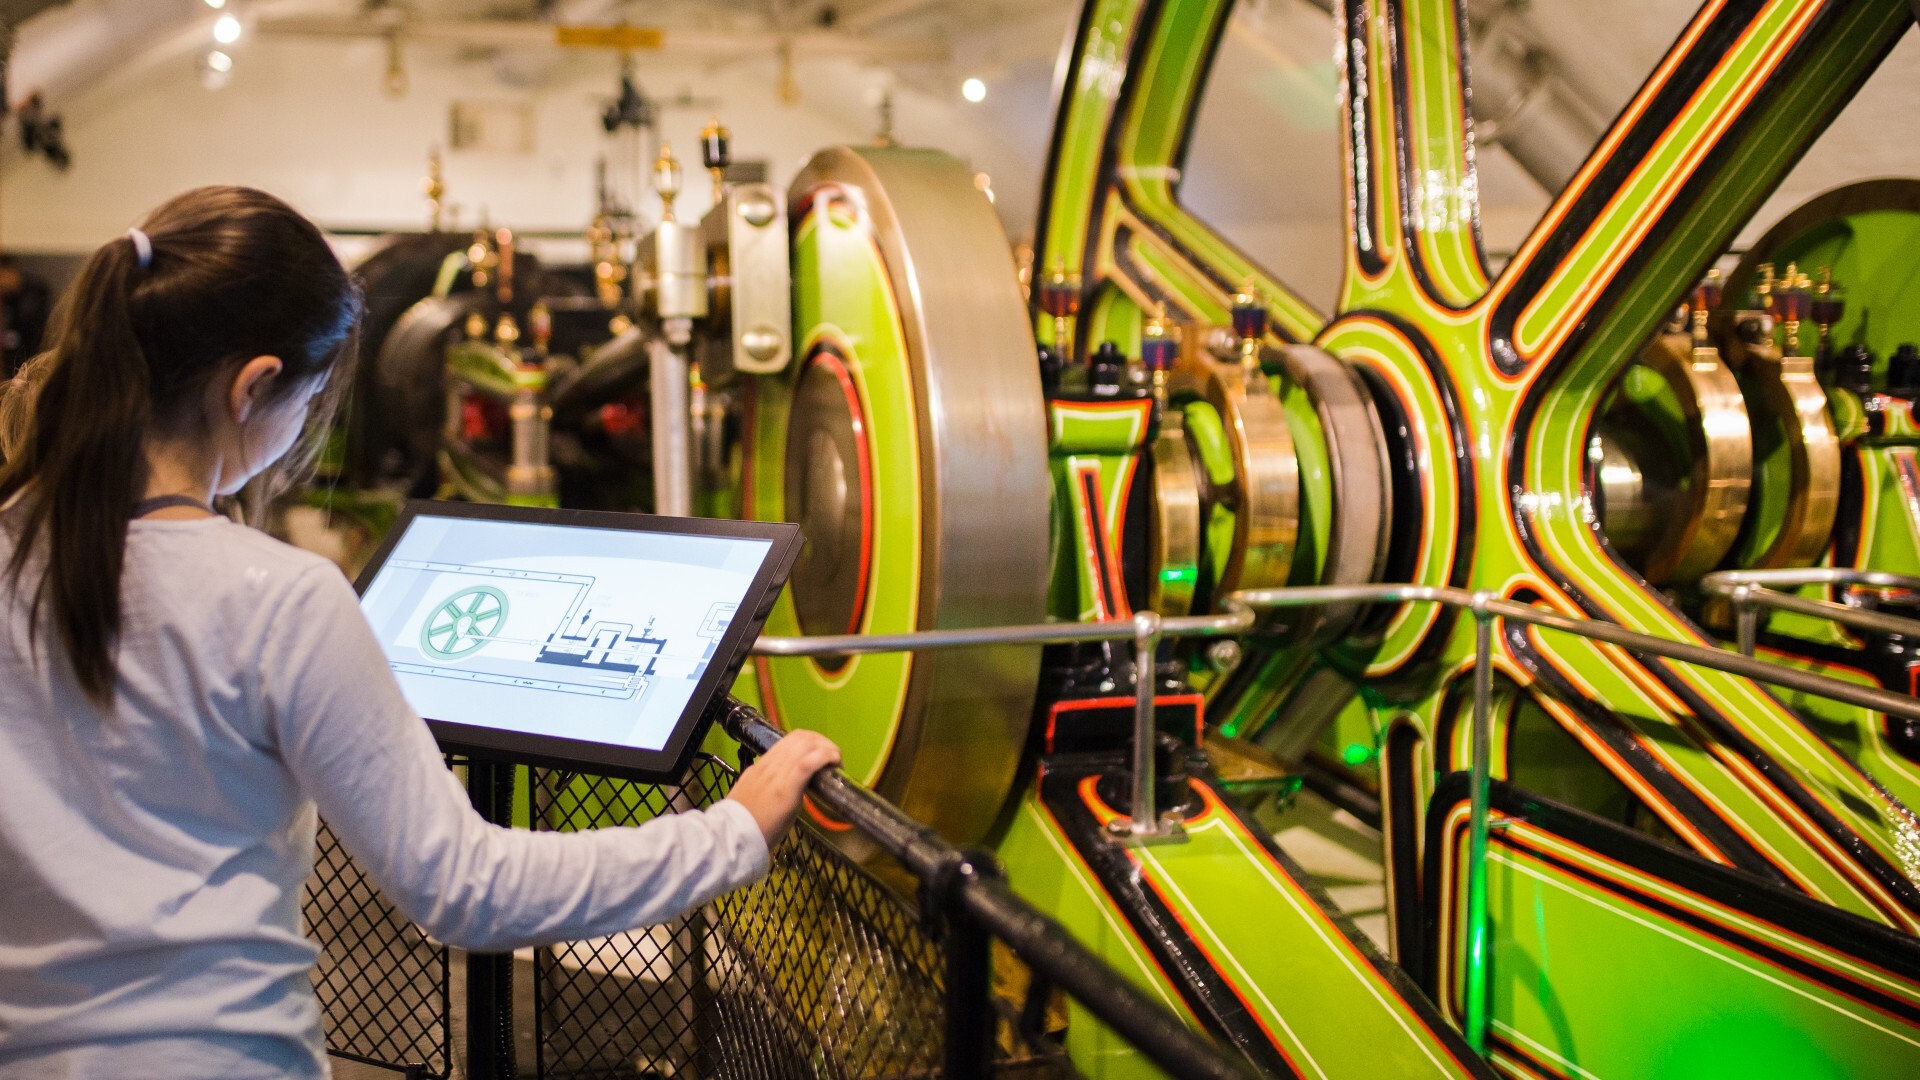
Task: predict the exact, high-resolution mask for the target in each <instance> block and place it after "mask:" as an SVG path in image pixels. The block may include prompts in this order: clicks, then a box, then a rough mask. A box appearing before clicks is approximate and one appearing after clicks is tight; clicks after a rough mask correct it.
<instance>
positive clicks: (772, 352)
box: [740, 326, 780, 360]
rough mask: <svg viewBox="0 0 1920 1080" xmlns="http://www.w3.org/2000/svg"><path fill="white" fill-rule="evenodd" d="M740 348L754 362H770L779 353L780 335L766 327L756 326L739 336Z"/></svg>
mask: <svg viewBox="0 0 1920 1080" xmlns="http://www.w3.org/2000/svg"><path fill="white" fill-rule="evenodd" d="M740 347H741V348H743V349H745V350H747V355H748V356H751V357H753V358H754V359H755V360H771V359H773V358H774V356H776V355H778V354H779V352H780V335H779V333H777V332H776V331H774V330H772V329H770V328H768V327H765V326H756V327H753V328H752V329H750V330H748V331H747V332H746V333H744V334H741V335H740Z"/></svg>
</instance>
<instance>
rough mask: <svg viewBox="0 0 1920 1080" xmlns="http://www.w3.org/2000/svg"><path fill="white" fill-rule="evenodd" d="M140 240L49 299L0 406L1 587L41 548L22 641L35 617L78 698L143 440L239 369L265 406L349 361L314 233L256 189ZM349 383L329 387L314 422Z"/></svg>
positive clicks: (97, 676) (172, 423)
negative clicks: (262, 373) (4, 535)
mask: <svg viewBox="0 0 1920 1080" xmlns="http://www.w3.org/2000/svg"><path fill="white" fill-rule="evenodd" d="M141 230H142V231H143V232H144V233H145V234H146V235H147V237H148V238H149V240H150V243H151V245H152V253H151V257H150V258H149V260H148V262H147V265H145V266H142V265H140V253H139V249H138V248H137V247H136V246H135V243H134V240H133V238H132V237H131V236H130V235H129V236H123V237H120V238H119V239H116V240H113V241H111V242H109V243H107V244H106V245H105V246H103V247H101V248H100V250H98V251H96V252H94V253H93V256H92V257H91V258H89V259H88V260H87V263H86V265H85V267H83V268H82V269H81V271H80V274H79V276H78V277H76V278H75V279H74V281H73V284H72V285H70V286H69V287H68V289H67V292H66V295H65V296H64V297H62V299H61V301H60V304H59V306H58V307H57V308H56V309H55V311H54V313H53V318H52V320H51V322H50V324H49V326H48V336H47V341H48V351H47V353H46V354H44V356H43V357H42V358H41V360H40V361H38V362H36V364H35V365H34V368H35V370H34V371H33V372H32V376H31V379H30V381H29V384H28V385H27V386H26V387H24V388H23V394H22V395H21V396H23V397H24V398H25V400H24V401H13V402H10V403H9V404H10V405H11V406H12V409H13V410H16V411H15V416H14V420H15V421H16V423H17V427H16V428H15V430H14V433H13V435H14V437H13V438H11V439H9V440H8V441H9V442H11V443H12V444H13V445H11V446H9V447H7V461H6V463H5V465H4V466H3V467H0V503H4V502H5V501H6V500H8V499H11V498H13V497H14V496H15V495H18V496H19V497H20V506H19V507H18V508H17V511H18V513H17V532H16V533H15V543H16V546H15V548H14V552H13V557H12V559H11V560H10V562H9V564H8V567H7V571H8V575H7V576H8V579H9V581H10V583H11V585H12V587H14V588H16V589H18V588H20V587H21V578H22V574H23V573H24V572H25V570H26V568H27V566H28V564H29V561H30V556H31V555H32V553H33V552H34V551H35V550H36V549H42V548H43V549H44V551H45V553H46V566H45V575H44V577H42V578H41V579H40V581H39V583H38V584H37V585H36V586H34V594H33V603H32V607H31V611H32V617H33V625H34V632H35V635H36V637H37V633H38V627H39V623H40V619H41V617H42V613H43V611H49V610H50V612H51V616H52V622H53V625H54V628H55V629H56V631H57V632H58V635H59V638H60V643H61V645H62V646H63V647H64V651H65V653H66V655H67V658H68V659H69V660H70V661H71V663H72V664H73V671H74V674H75V675H76V676H77V677H78V679H79V682H80V686H81V688H82V689H83V690H85V691H86V693H87V695H88V696H89V697H91V698H92V699H94V700H95V701H96V702H98V703H100V704H102V705H103V706H104V705H107V704H110V703H111V701H112V699H113V684H114V676H115V665H114V658H113V650H114V644H115V640H116V638H117V637H118V635H119V630H120V573H121V568H122V564H123V562H124V558H125V553H126V540H127V521H128V518H129V517H130V516H131V515H132V513H133V506H134V503H135V502H136V501H137V500H138V499H139V497H140V495H141V493H142V492H143V491H144V490H145V487H146V471H147V470H146V455H145V445H146V442H147V439H148V438H149V437H150V436H166V437H191V436H193V435H195V434H196V433H197V432H198V431H199V430H200V429H202V428H203V427H204V426H205V424H206V420H207V418H206V416H205V413H204V408H203V406H204V403H205V402H206V400H207V393H208V387H209V385H210V384H211V383H213V382H214V380H216V379H219V378H221V377H222V376H230V375H232V374H233V373H234V372H235V371H237V370H238V369H239V367H240V365H242V364H244V363H245V362H246V361H247V360H249V359H252V358H253V357H256V356H275V357H279V359H280V362H281V364H282V369H281V376H280V377H279V378H277V379H275V380H274V382H273V384H272V386H271V391H272V393H273V395H274V397H275V398H276V399H277V398H280V397H282V396H284V395H286V394H290V393H293V392H294V391H296V390H299V389H305V388H308V387H310V386H311V384H312V380H314V379H318V378H320V377H322V376H326V375H332V374H333V373H334V369H335V368H336V367H339V366H341V365H343V364H344V363H346V362H347V359H348V357H350V356H351V355H352V348H351V346H352V339H353V336H354V332H355V329H356V327H357V326H358V323H359V318H360V296H359V292H358V290H357V289H356V287H355V286H354V284H353V282H352V279H350V278H349V277H348V276H347V273H346V271H345V270H343V269H342V268H341V266H340V261H339V260H338V259H337V258H335V257H334V254H333V252H332V250H331V249H330V248H328V246H327V242H326V239H325V238H324V237H323V236H321V234H320V230H319V229H317V228H315V227H314V225H313V223H312V222H310V221H308V220H307V219H306V218H304V217H301V216H300V214H299V213H298V212H297V211H295V210H294V209H293V208H292V207H290V206H288V205H287V204H286V203H284V202H281V201H280V200H279V199H276V198H274V197H273V196H271V195H268V194H266V193H264V192H260V191H254V190H252V189H249V188H238V187H204V188H197V189H195V190H193V191H189V192H187V193H186V194H184V195H180V196H177V197H175V198H174V199H172V200H171V201H169V202H167V203H166V204H165V205H163V206H161V207H160V208H159V209H157V210H155V211H154V212H153V213H152V214H150V215H148V217H147V220H146V221H145V222H144V223H142V226H141ZM348 381H349V380H348V379H347V378H345V377H336V378H330V379H329V380H328V391H327V396H328V399H329V400H327V401H324V402H323V403H322V405H321V407H320V408H319V409H317V410H316V417H318V418H322V419H323V418H324V417H325V415H326V414H327V413H328V412H329V411H330V408H331V405H332V400H333V399H335V398H337V394H338V392H339V391H340V389H341V388H343V387H344V386H345V385H346V383H347V382H348ZM33 383H37V384H38V385H37V386H35V385H32V384H33ZM265 404H271V401H269V402H266V403H265ZM9 517H16V515H13V514H10V515H9ZM42 541H44V543H42Z"/></svg>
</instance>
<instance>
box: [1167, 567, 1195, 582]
mask: <svg viewBox="0 0 1920 1080" xmlns="http://www.w3.org/2000/svg"><path fill="white" fill-rule="evenodd" d="M1199 578H1200V571H1199V569H1198V568H1197V567H1192V566H1169V567H1167V568H1166V569H1165V570H1162V571H1160V580H1161V581H1197V580H1199Z"/></svg>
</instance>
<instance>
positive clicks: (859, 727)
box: [748, 198, 922, 786]
mask: <svg viewBox="0 0 1920 1080" xmlns="http://www.w3.org/2000/svg"><path fill="white" fill-rule="evenodd" d="M793 277H794V291H793V297H794V326H795V328H796V331H797V332H796V334H795V340H796V342H798V343H799V344H798V347H797V348H796V349H795V350H794V352H795V365H794V366H795V372H794V375H795V376H797V374H798V372H799V370H800V368H801V365H802V364H804V363H805V362H806V357H807V356H808V354H809V352H810V351H811V350H812V348H813V347H814V345H815V344H816V343H817V342H821V341H828V340H830V341H834V342H836V343H837V344H838V345H839V347H840V349H841V350H842V351H843V352H844V353H845V356H846V364H847V370H848V373H849V374H850V375H851V377H852V379H853V382H854V384H855V386H856V388H857V390H858V393H859V400H860V405H861V408H862V410H863V411H864V414H865V416H866V417H867V424H866V432H867V437H868V438H869V439H870V440H871V446H872V459H871V460H872V462H873V492H872V498H873V508H872V509H873V523H874V524H873V529H874V534H873V542H872V564H871V566H870V568H869V571H868V578H867V606H866V610H865V613H864V614H863V616H862V618H861V622H860V626H859V629H860V630H861V631H862V632H865V633H896V632H901V631H907V630H917V629H919V628H920V627H919V622H918V620H919V599H920V588H919V580H920V569H921V566H920V553H921V527H922V523H921V509H920V484H921V476H920V461H919V453H920V449H919V430H920V425H919V423H918V420H917V413H916V409H917V405H916V403H915V401H914V389H913V383H912V379H911V375H910V371H911V369H910V367H909V364H908V361H907V345H906V338H905V333H904V330H903V328H902V327H901V325H900V322H899V310H898V307H897V305H896V304H895V302H894V298H893V291H892V288H893V287H892V283H891V280H890V278H889V276H888V273H887V268H886V266H885V264H884V263H883V261H882V259H881V256H880V253H879V250H878V248H877V247H876V246H875V245H874V240H873V237H872V234H871V232H870V231H869V227H868V225H867V223H866V222H865V221H863V220H861V219H860V218H859V217H857V216H854V214H853V213H852V212H850V211H848V210H847V209H846V204H844V203H840V202H837V201H835V200H832V199H829V198H819V199H816V200H815V201H814V203H813V208H812V211H811V212H810V213H809V214H808V215H807V217H806V218H805V220H803V221H801V222H799V223H798V224H797V226H796V229H795V233H794V239H793ZM790 393H791V383H790V382H788V381H787V377H782V378H777V379H776V378H768V379H760V380H758V381H757V383H756V394H757V395H758V396H757V399H756V401H755V403H754V421H755V425H756V433H755V437H754V439H753V443H752V445H753V447H754V451H753V452H754V454H755V457H754V461H753V463H752V469H751V474H752V476H751V489H750V490H749V492H748V499H749V503H750V506H749V513H750V516H752V517H754V518H757V519H759V520H770V521H779V520H782V519H783V515H784V510H783V507H782V504H783V502H784V500H785V474H784V472H783V462H784V459H785V456H786V442H787V440H786V403H787V400H788V395H789V394H790ZM766 632H767V633H769V634H780V635H785V634H798V633H800V632H801V628H800V622H799V617H798V615H797V614H796V613H795V610H794V605H793V598H792V593H791V592H790V591H786V592H782V593H781V595H780V600H779V602H778V603H777V604H776V605H775V607H774V610H773V614H772V615H771V616H769V618H768V619H767V629H766ZM815 632H821V631H819V630H818V629H816V630H815ZM763 664H764V666H763V667H761V669H760V670H761V671H762V673H763V674H762V683H761V689H762V695H763V700H764V702H765V703H766V704H767V705H768V706H770V713H771V715H772V716H773V717H774V718H775V719H776V720H778V721H779V722H780V723H782V724H791V725H798V726H802V727H808V728H812V729H814V730H817V731H820V732H822V733H824V734H826V735H827V736H828V737H829V738H832V739H833V740H834V741H835V742H837V743H838V744H839V745H840V751H841V755H842V758H843V760H844V761H845V767H846V770H847V773H848V775H849V776H851V777H853V778H854V779H855V780H857V781H859V782H860V783H862V784H866V785H869V786H872V785H873V784H874V783H875V782H876V781H877V780H878V779H879V777H880V773H881V770H882V768H883V767H884V766H885V764H886V762H887V756H888V754H889V752H890V751H891V749H892V747H893V741H894V737H895V734H896V732H897V731H898V727H899V720H900V715H901V712H902V710H903V709H904V707H905V703H906V695H907V684H908V679H909V677H910V676H911V673H912V667H913V655H912V654H911V653H875V654H871V655H865V656H856V657H853V658H851V659H849V660H848V661H847V662H846V664H845V665H844V666H843V667H841V668H839V669H837V670H833V669H829V668H826V667H823V666H822V665H820V664H819V663H817V662H815V661H814V660H812V659H807V658H795V659H777V660H766V661H764V662H763Z"/></svg>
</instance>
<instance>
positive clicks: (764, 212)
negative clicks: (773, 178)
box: [740, 195, 775, 229]
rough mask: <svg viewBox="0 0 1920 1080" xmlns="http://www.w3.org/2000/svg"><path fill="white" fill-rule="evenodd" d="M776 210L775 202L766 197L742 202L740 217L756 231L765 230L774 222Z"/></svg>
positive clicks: (749, 198) (755, 196) (757, 196)
mask: <svg viewBox="0 0 1920 1080" xmlns="http://www.w3.org/2000/svg"><path fill="white" fill-rule="evenodd" d="M774 210H775V207H774V205H773V200H772V199H769V198H767V197H766V196H764V195H754V196H750V197H748V198H745V199H742V200H740V217H741V218H742V219H743V220H744V221H746V223H747V224H749V225H751V226H753V227H754V228H756V229H761V228H765V227H766V226H767V225H768V224H769V223H771V222H772V221H773V215H774Z"/></svg>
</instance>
